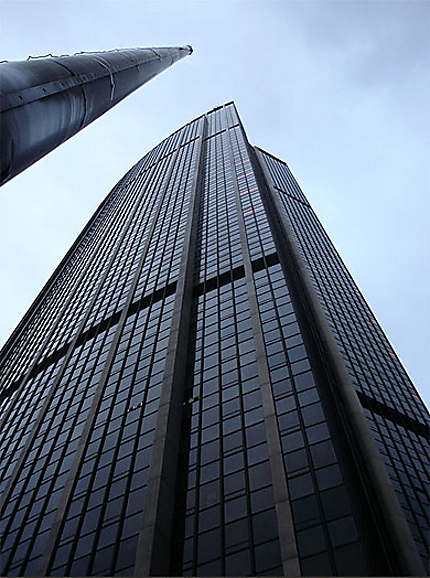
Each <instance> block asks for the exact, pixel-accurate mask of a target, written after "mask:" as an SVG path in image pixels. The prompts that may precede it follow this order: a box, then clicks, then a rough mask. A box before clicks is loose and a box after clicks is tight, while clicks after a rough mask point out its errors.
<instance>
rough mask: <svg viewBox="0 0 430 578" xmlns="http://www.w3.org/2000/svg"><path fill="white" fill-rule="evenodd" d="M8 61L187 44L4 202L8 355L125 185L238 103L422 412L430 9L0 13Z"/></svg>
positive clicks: (266, 5) (1, 327)
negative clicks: (196, 124)
mask: <svg viewBox="0 0 430 578" xmlns="http://www.w3.org/2000/svg"><path fill="white" fill-rule="evenodd" d="M0 10H1V15H2V17H1V21H2V23H1V25H0V26H1V30H0V32H1V33H0V60H2V59H8V60H22V59H26V58H27V56H28V55H30V54H31V55H40V54H46V53H52V54H64V53H73V52H78V51H81V50H105V49H112V48H126V47H134V46H175V45H183V44H192V46H193V47H194V54H192V55H191V56H189V57H187V58H185V59H183V60H181V61H180V62H178V63H176V64H175V65H174V66H173V67H172V68H169V69H168V70H167V71H165V72H164V73H162V74H161V75H160V76H158V77H156V78H155V79H153V80H152V81H151V82H150V83H149V84H147V85H145V86H143V87H142V88H141V89H139V90H138V91H137V92H135V93H134V94H132V95H131V96H129V97H128V98H127V99H126V100H125V101H123V102H122V103H120V104H119V105H117V106H116V107H115V108H114V109H113V110H111V111H110V112H108V113H107V114H106V115H104V116H103V117H101V118H100V119H98V120H97V121H96V122H95V123H93V124H91V125H90V126H89V127H87V128H86V129H84V130H83V131H82V132H80V133H79V134H78V135H76V136H75V137H73V138H72V139H71V140H69V141H68V142H67V143H65V144H64V145H62V146H61V147H59V148H58V149H56V150H55V151H53V152H52V153H50V154H49V155H48V156H47V157H45V158H44V159H42V160H41V161H39V162H38V163H36V164H35V165H33V166H32V167H30V168H29V169H28V170H26V171H25V172H24V173H22V174H21V175H19V176H18V177H16V178H15V179H13V180H12V181H11V182H10V183H8V184H6V185H4V186H3V187H2V188H1V189H0V202H1V205H0V206H1V215H0V236H1V246H0V278H1V284H0V291H1V295H0V302H1V303H2V304H3V312H2V316H1V320H0V342H1V343H3V342H4V341H5V340H6V339H7V337H8V336H9V334H10V333H11V331H12V330H13V328H14V327H15V325H16V324H17V323H18V321H19V320H20V319H21V317H22V316H23V314H24V313H25V311H26V310H27V308H28V307H29V305H30V304H31V302H32V301H33V299H34V298H35V296H36V295H37V293H38V292H39V290H40V289H41V287H42V285H43V284H44V283H45V282H46V281H47V279H48V278H49V276H50V274H51V273H52V271H53V269H54V268H55V266H56V265H57V264H58V262H59V260H60V259H61V258H62V257H63V255H64V254H65V252H66V250H67V249H68V247H69V246H70V245H71V243H72V242H73V240H74V239H75V237H76V236H77V234H78V233H79V231H80V230H81V229H82V227H83V226H84V224H85V223H86V221H87V220H88V218H89V217H90V215H91V214H92V212H93V211H94V209H95V208H96V207H97V205H98V204H99V203H100V201H101V200H102V199H103V198H104V197H105V196H106V194H107V192H108V191H109V190H110V189H111V188H112V187H113V185H114V184H115V183H116V182H117V181H118V180H119V178H120V177H122V176H123V174H124V173H125V172H126V171H127V170H128V169H129V168H130V167H131V165H132V164H134V163H135V162H136V161H137V160H138V159H139V158H140V157H142V156H143V155H144V154H145V153H146V152H148V151H149V150H150V149H151V148H152V147H153V146H155V145H156V144H157V143H158V142H159V141H160V140H162V139H163V138H165V137H166V136H168V135H169V134H170V133H171V132H173V131H174V130H176V129H177V128H178V127H179V126H181V125H182V124H184V123H186V122H188V121H189V120H191V119H192V118H193V117H195V116H198V115H200V114H201V113H203V112H205V111H206V110H209V109H211V108H213V107H214V106H217V105H219V104H222V103H223V102H226V101H229V100H234V101H235V102H236V105H237V107H238V110H239V114H240V115H241V117H242V120H243V122H244V124H245V128H246V130H247V134H248V138H249V140H250V142H251V143H253V144H256V145H259V146H261V147H262V148H264V149H266V150H268V151H270V152H272V153H273V154H275V155H277V156H279V157H280V158H282V159H283V160H285V161H287V162H288V164H289V165H290V168H291V169H292V171H293V173H294V174H295V176H296V178H297V179H298V181H299V182H300V183H301V185H302V187H303V189H304V191H305V194H306V195H307V196H308V198H309V200H310V202H311V204H312V205H313V207H314V209H315V210H316V212H317V214H318V216H319V217H320V219H321V220H322V222H323V224H324V225H325V227H326V229H327V231H328V233H329V235H330V236H331V238H332V240H333V242H334V243H335V245H336V247H337V249H338V250H339V252H340V254H341V255H342V257H343V259H344V261H345V263H346V265H347V266H348V268H349V270H350V271H351V273H352V274H353V276H354V278H355V279H356V281H357V282H358V285H359V286H360V288H361V289H362V291H363V293H364V295H365V297H366V299H367V301H368V303H369V304H370V306H371V307H372V309H373V311H374V312H375V314H376V317H377V318H378V320H379V321H380V323H381V324H382V327H383V328H384V329H385V331H386V333H387V335H388V337H389V339H390V341H391V343H392V344H393V345H394V348H395V349H396V351H397V353H398V354H399V356H400V358H401V359H402V361H403V363H404V364H405V366H406V369H407V371H408V372H409V374H410V376H411V377H412V379H413V380H414V382H415V384H416V385H417V387H418V389H419V391H420V392H421V394H422V395H423V397H424V399H425V400H426V402H427V404H429V403H430V385H429V380H428V357H429V347H428V344H429V343H430V329H429V316H428V311H429V307H428V301H429V292H428V285H429V277H430V275H429V269H428V260H429V259H428V257H429V254H428V241H429V238H428V213H429V204H430V201H429V184H430V174H429V160H428V157H429V150H430V147H429V144H430V143H429V135H430V126H429V124H430V123H429V110H428V103H429V102H430V88H429V64H430V63H429V59H430V58H429V56H430V34H429V29H430V2H428V1H425V2H420V1H413V0H408V1H405V2H401V1H392V2H383V1H379V2H378V1H371V2H364V1H363V2H361V1H357V2H346V1H339V2H326V1H322V0H321V1H317V2H313V1H307V2H306V1H296V2H290V1H287V0H279V1H269V0H261V1H260V0H255V1H238V0H237V1H234V0H227V1H221V0H213V1H209V0H207V1H189V2H186V1H185V0H182V1H178V0H175V1H172V2H167V1H162V0H156V1H145V0H139V1H136V2H133V1H129V0H120V1H118V2H115V1H103V2H98V1H94V0H91V1H85V2H78V1H76V0H75V1H70V2H68V1H65V0H63V1H62V0H52V1H50V2H47V1H40V2H39V1H30V2H28V1H22V0H12V1H9V0H0Z"/></svg>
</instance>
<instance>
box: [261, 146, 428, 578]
mask: <svg viewBox="0 0 430 578" xmlns="http://www.w3.org/2000/svg"><path fill="white" fill-rule="evenodd" d="M254 150H255V153H256V158H257V161H258V164H259V167H260V169H261V171H262V175H263V178H264V180H265V182H266V185H267V196H268V199H267V200H268V202H269V204H270V214H271V219H272V221H276V223H277V225H278V226H279V227H280V230H281V234H282V240H283V245H284V246H285V250H284V251H283V255H282V258H283V259H284V260H286V262H287V265H288V270H289V272H290V277H291V282H292V284H293V288H295V293H296V294H300V303H301V309H302V310H303V312H304V318H305V319H306V321H307V323H309V325H310V326H311V327H312V334H313V335H314V336H315V338H316V340H317V343H318V348H319V355H320V356H321V358H322V359H323V360H324V364H325V371H327V372H328V376H329V377H328V379H326V381H327V383H328V385H329V388H328V389H329V392H328V394H329V396H330V397H331V399H332V405H333V408H334V409H335V411H336V412H337V414H338V415H339V423H340V424H341V427H342V428H343V432H344V434H345V435H346V436H347V437H348V438H349V442H350V447H351V450H352V451H353V452H354V451H355V459H356V462H357V473H358V476H359V478H360V484H361V486H362V489H363V494H364V495H365V496H367V502H368V506H369V512H370V513H371V516H372V517H373V518H374V527H375V528H380V529H381V531H379V537H380V540H381V550H384V554H383V555H384V556H385V563H386V564H387V567H388V568H389V569H391V571H393V570H396V568H397V569H400V572H401V575H405V576H421V575H424V569H423V565H422V562H421V560H420V558H419V555H418V552H417V550H416V547H415V544H414V541H413V538H412V534H411V532H410V529H409V526H408V524H407V522H406V519H405V517H404V515H403V513H402V511H401V508H400V504H399V501H398V499H397V496H396V494H395V491H394V489H393V486H392V485H391V482H390V480H389V478H388V474H387V471H386V469H385V465H384V462H383V459H382V456H381V454H380V453H379V450H378V447H377V445H376V442H375V440H374V439H373V436H372V433H371V430H370V428H369V426H368V424H367V421H366V417H365V415H364V413H363V409H362V406H361V404H360V401H359V399H358V396H357V393H356V392H355V390H354V387H353V385H352V383H351V381H350V377H349V374H348V372H347V369H346V366H345V365H344V362H343V359H342V356H341V354H340V351H339V349H338V346H337V343H336V340H335V339H334V336H333V334H332V331H331V330H330V326H329V324H328V321H327V319H326V317H325V313H324V311H323V309H322V306H321V303H320V301H319V298H318V295H317V293H316V290H315V289H314V287H313V285H312V282H311V278H310V275H309V273H308V271H307V268H306V264H305V261H304V258H303V257H302V256H301V254H300V250H299V241H298V239H297V237H296V234H295V233H294V230H293V227H292V224H291V223H290V219H289V217H287V216H286V214H285V213H284V212H283V210H282V205H281V202H280V200H279V198H278V195H277V192H276V190H275V188H274V185H273V181H272V178H271V176H270V173H269V171H268V169H267V166H266V163H265V160H264V157H263V155H262V153H261V152H260V150H259V149H258V148H256V147H254Z"/></svg>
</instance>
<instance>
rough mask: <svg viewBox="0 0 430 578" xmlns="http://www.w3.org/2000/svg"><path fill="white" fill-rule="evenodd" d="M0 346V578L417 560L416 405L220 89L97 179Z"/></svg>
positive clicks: (419, 473)
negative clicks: (51, 265) (85, 210)
mask: <svg viewBox="0 0 430 578" xmlns="http://www.w3.org/2000/svg"><path fill="white" fill-rule="evenodd" d="M298 271H300V272H301V273H300V275H299V274H298ZM307 300H308V301H307ZM311 301H312V308H313V309H312V310H313V311H314V312H315V311H316V312H317V313H315V315H316V317H315V316H314V318H312V317H311V316H310V314H309V307H308V303H310V302H311ZM318 315H319V317H318ZM327 334H329V338H327ZM0 361H1V367H0V372H1V373H0V375H1V379H2V381H1V383H2V386H1V390H0V400H1V407H2V414H1V418H0V419H1V428H0V456H1V461H0V489H1V492H2V497H1V508H2V522H1V524H2V534H1V540H2V545H1V552H2V556H1V568H0V572H1V573H2V574H5V575H10V576H18V575H53V576H56V575H57V576H64V575H66V576H82V575H101V576H102V575H125V576H127V575H128V576H130V575H163V574H164V575H169V574H171V575H194V576H217V575H218V576H219V575H225V576H238V575H283V574H284V575H290V576H297V575H324V574H326V575H375V574H379V575H384V574H385V575H395V574H404V575H408V574H410V573H417V574H419V573H424V570H423V571H422V572H421V571H420V570H421V569H422V568H424V567H425V563H426V562H425V560H426V556H427V551H426V532H428V530H427V528H428V512H429V499H428V487H429V483H428V472H429V445H428V432H429V418H428V413H427V411H426V409H425V407H424V405H423V404H422V402H421V401H420V398H419V396H418V394H417V392H416V390H415V388H414V387H413V385H412V384H411V383H410V380H409V378H408V377H407V375H406V373H405V371H404V369H403V368H402V366H401V364H400V362H399V361H398V359H397V357H396V355H395V353H394V351H393V350H392V348H391V346H390V344H389V342H388V340H387V339H386V337H385V335H384V333H383V332H382V329H381V328H380V327H379V325H378V324H377V322H376V320H375V318H374V316H373V315H372V312H371V311H370V309H369V308H368V306H367V304H366V302H365V300H364V299H363V297H362V296H361V294H360V292H359V290H358V289H357V287H356V285H355V283H354V281H353V280H352V278H351V276H350V275H349V273H348V271H347V270H346V268H345V266H344V264H343V263H342V261H341V259H340V257H339V256H338V254H337V252H336V250H335V249H334V247H333V245H332V244H331V242H330V240H329V239H328V237H327V235H326V233H325V231H324V229H323V228H322V226H321V224H320V223H319V221H318V219H317V217H316V216H315V214H314V213H313V211H312V209H311V207H310V206H309V203H308V201H307V200H306V198H305V196H304V195H303V193H302V192H301V190H300V188H299V187H298V185H297V183H296V181H295V180H294V177H293V176H292V174H291V172H290V170H289V168H288V166H287V165H286V164H285V163H283V162H282V161H280V160H278V159H276V158H274V157H273V156H271V155H270V154H268V153H266V152H265V151H262V150H261V149H258V148H255V147H252V146H251V145H250V144H249V142H248V140H247V137H246V134H245V132H244V129H243V126H242V124H241V122H240V120H239V117H238V115H237V111H236V108H235V106H234V104H233V103H228V104H226V105H224V106H221V107H218V108H216V109H214V110H212V111H210V112H208V113H206V114H205V115H202V116H201V117H199V118H197V119H195V120H194V121H192V122H190V123H188V124H187V125H185V126H184V127H182V128H181V129H179V130H178V131H176V132H175V133H173V134H172V135H171V136H170V137H168V138H167V139H166V140H164V141H163V142H162V143H161V144H160V145H158V146H157V147H155V149H153V150H152V151H151V152H149V153H148V154H147V155H145V157H143V159H142V160H141V161H139V162H138V163H137V164H136V165H135V166H134V167H133V168H132V169H131V170H130V171H129V172H128V173H127V174H126V175H125V176H124V178H123V179H122V180H121V181H120V182H119V183H118V184H117V185H116V186H115V187H114V189H113V190H112V191H111V192H110V193H109V195H108V196H107V198H106V199H105V201H104V202H103V203H102V204H101V205H100V207H99V209H98V210H97V211H96V213H95V215H94V216H93V217H92V219H91V220H90V221H89V223H88V225H87V226H86V227H85V229H84V231H83V232H82V233H81V235H80V236H79V237H78V239H77V240H76V242H75V243H74V245H73V246H72V248H71V249H70V251H69V252H68V253H67V255H66V257H65V258H64V260H63V261H62V263H61V264H60V265H59V267H58V268H57V270H56V271H55V272H54V275H53V276H52V278H51V279H50V280H49V281H48V283H47V285H46V286H45V287H44V288H43V290H42V291H41V293H40V295H39V296H38V297H37V299H36V301H35V302H34V304H33V305H32V307H31V308H30V310H29V311H28V313H27V314H26V316H25V317H24V319H23V320H22V321H21V323H20V324H19V326H18V327H17V329H16V330H15V332H14V333H13V335H12V336H11V338H10V339H9V341H8V342H7V343H6V345H5V346H4V348H3V350H2V352H1V354H0ZM336 388H337V389H336ZM338 393H339V395H338ZM354 404H355V405H354ZM357 408H358V409H357ZM351 415H353V416H357V415H358V417H354V418H353V419H352V422H351V420H350V419H349V417H350V416H351ZM360 420H361V421H360ZM351 424H352V425H351ZM357 424H358V425H357ZM360 428H361V429H360ZM375 472H376V473H375ZM393 520H395V521H396V522H395V523H394V522H393ZM396 532H397V533H396ZM399 537H400V547H399ZM396 540H397V541H396ZM401 543H404V547H403V546H402V544H401ZM402 548H403V551H402ZM411 569H414V570H416V572H412V570H411Z"/></svg>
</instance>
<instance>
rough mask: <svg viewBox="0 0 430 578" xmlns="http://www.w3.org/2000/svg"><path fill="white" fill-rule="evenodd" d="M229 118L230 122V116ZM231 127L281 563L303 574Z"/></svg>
mask: <svg viewBox="0 0 430 578" xmlns="http://www.w3.org/2000/svg"><path fill="white" fill-rule="evenodd" d="M224 111H225V109H224ZM225 114H226V113H225ZM226 121H227V123H228V119H227V118H226ZM231 130H232V128H228V129H227V139H228V145H229V156H230V164H231V171H232V176H233V184H234V190H235V197H236V210H237V216H238V222H239V230H240V240H241V244H242V254H243V265H244V268H245V278H246V286H247V290H248V302H249V309H250V314H251V323H252V329H253V335H254V342H255V349H256V356H257V368H258V377H259V383H260V390H261V396H262V400H263V408H262V409H263V416H264V429H265V432H266V441H267V447H268V453H269V463H270V470H271V474H272V488H273V497H274V505H275V509H276V516H277V521H278V532H279V544H280V549H281V559H282V567H283V571H284V574H285V575H286V576H301V569H300V564H299V555H298V550H297V543H296V537H295V532H294V525H293V516H292V511H291V502H290V496H289V491H288V485H287V479H286V474H285V468H284V460H283V455H282V447H281V440H280V436H279V428H278V421H277V418H276V413H275V404H274V401H273V395H272V388H271V385H270V373H269V366H268V363H267V356H266V348H265V345H264V338H263V333H262V329H261V323H260V316H259V309H258V301H257V295H256V291H255V285H254V275H253V271H252V266H251V258H250V255H249V250H248V240H247V236H246V228H245V221H244V218H243V213H242V206H241V202H240V195H239V188H238V184H237V175H236V170H235V162H234V155H233V147H232V142H231V136H230V131H231ZM242 130H243V129H242ZM257 183H258V180H257Z"/></svg>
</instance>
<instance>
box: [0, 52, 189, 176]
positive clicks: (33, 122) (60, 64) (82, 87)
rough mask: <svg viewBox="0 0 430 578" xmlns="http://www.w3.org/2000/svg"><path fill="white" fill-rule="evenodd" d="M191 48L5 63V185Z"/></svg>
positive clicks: (1, 168) (0, 130)
mask: <svg viewBox="0 0 430 578" xmlns="http://www.w3.org/2000/svg"><path fill="white" fill-rule="evenodd" d="M192 51H193V50H192V48H191V46H189V45H186V46H181V47H173V48H130V49H124V50H111V51H108V52H89V53H79V54H75V55H73V56H50V57H40V58H30V59H29V60H27V61H23V62H3V63H0V185H2V184H4V183H6V182H7V181H9V180H10V179H11V178H13V177H14V176H15V175H17V174H19V173H20V172H21V171H23V170H24V169H26V168H27V167H29V166H30V165H31V164H33V163H34V162H36V161H37V160H39V159H40V158H42V157H43V156H45V155H46V154H47V153H49V152H50V151H51V150H53V149H54V148H56V147H57V146H58V145H59V144H61V143H63V142H64V141H66V140H67V139H68V138H70V137H71V136H73V135H74V134H76V133H77V132H78V131H79V130H81V129H82V128H84V127H85V126H87V125H88V124H90V122H92V121H93V120H95V119H96V118H98V117H99V116H101V115H102V114H103V113H105V112H106V111H107V110H109V109H110V108H112V107H113V106H114V105H115V104H117V102H119V101H120V100H122V99H123V98H125V97H126V96H127V95H129V94H130V93H131V92H133V91H134V90H136V88H139V86H141V85H142V84H145V82H148V80H150V79H151V78H153V77H154V76H156V75H157V74H158V73H160V72H162V71H163V70H164V69H166V68H168V67H169V66H171V65H172V64H173V63H174V62H176V61H177V60H179V59H181V58H183V57H184V56H187V55H188V54H191V53H192Z"/></svg>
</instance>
